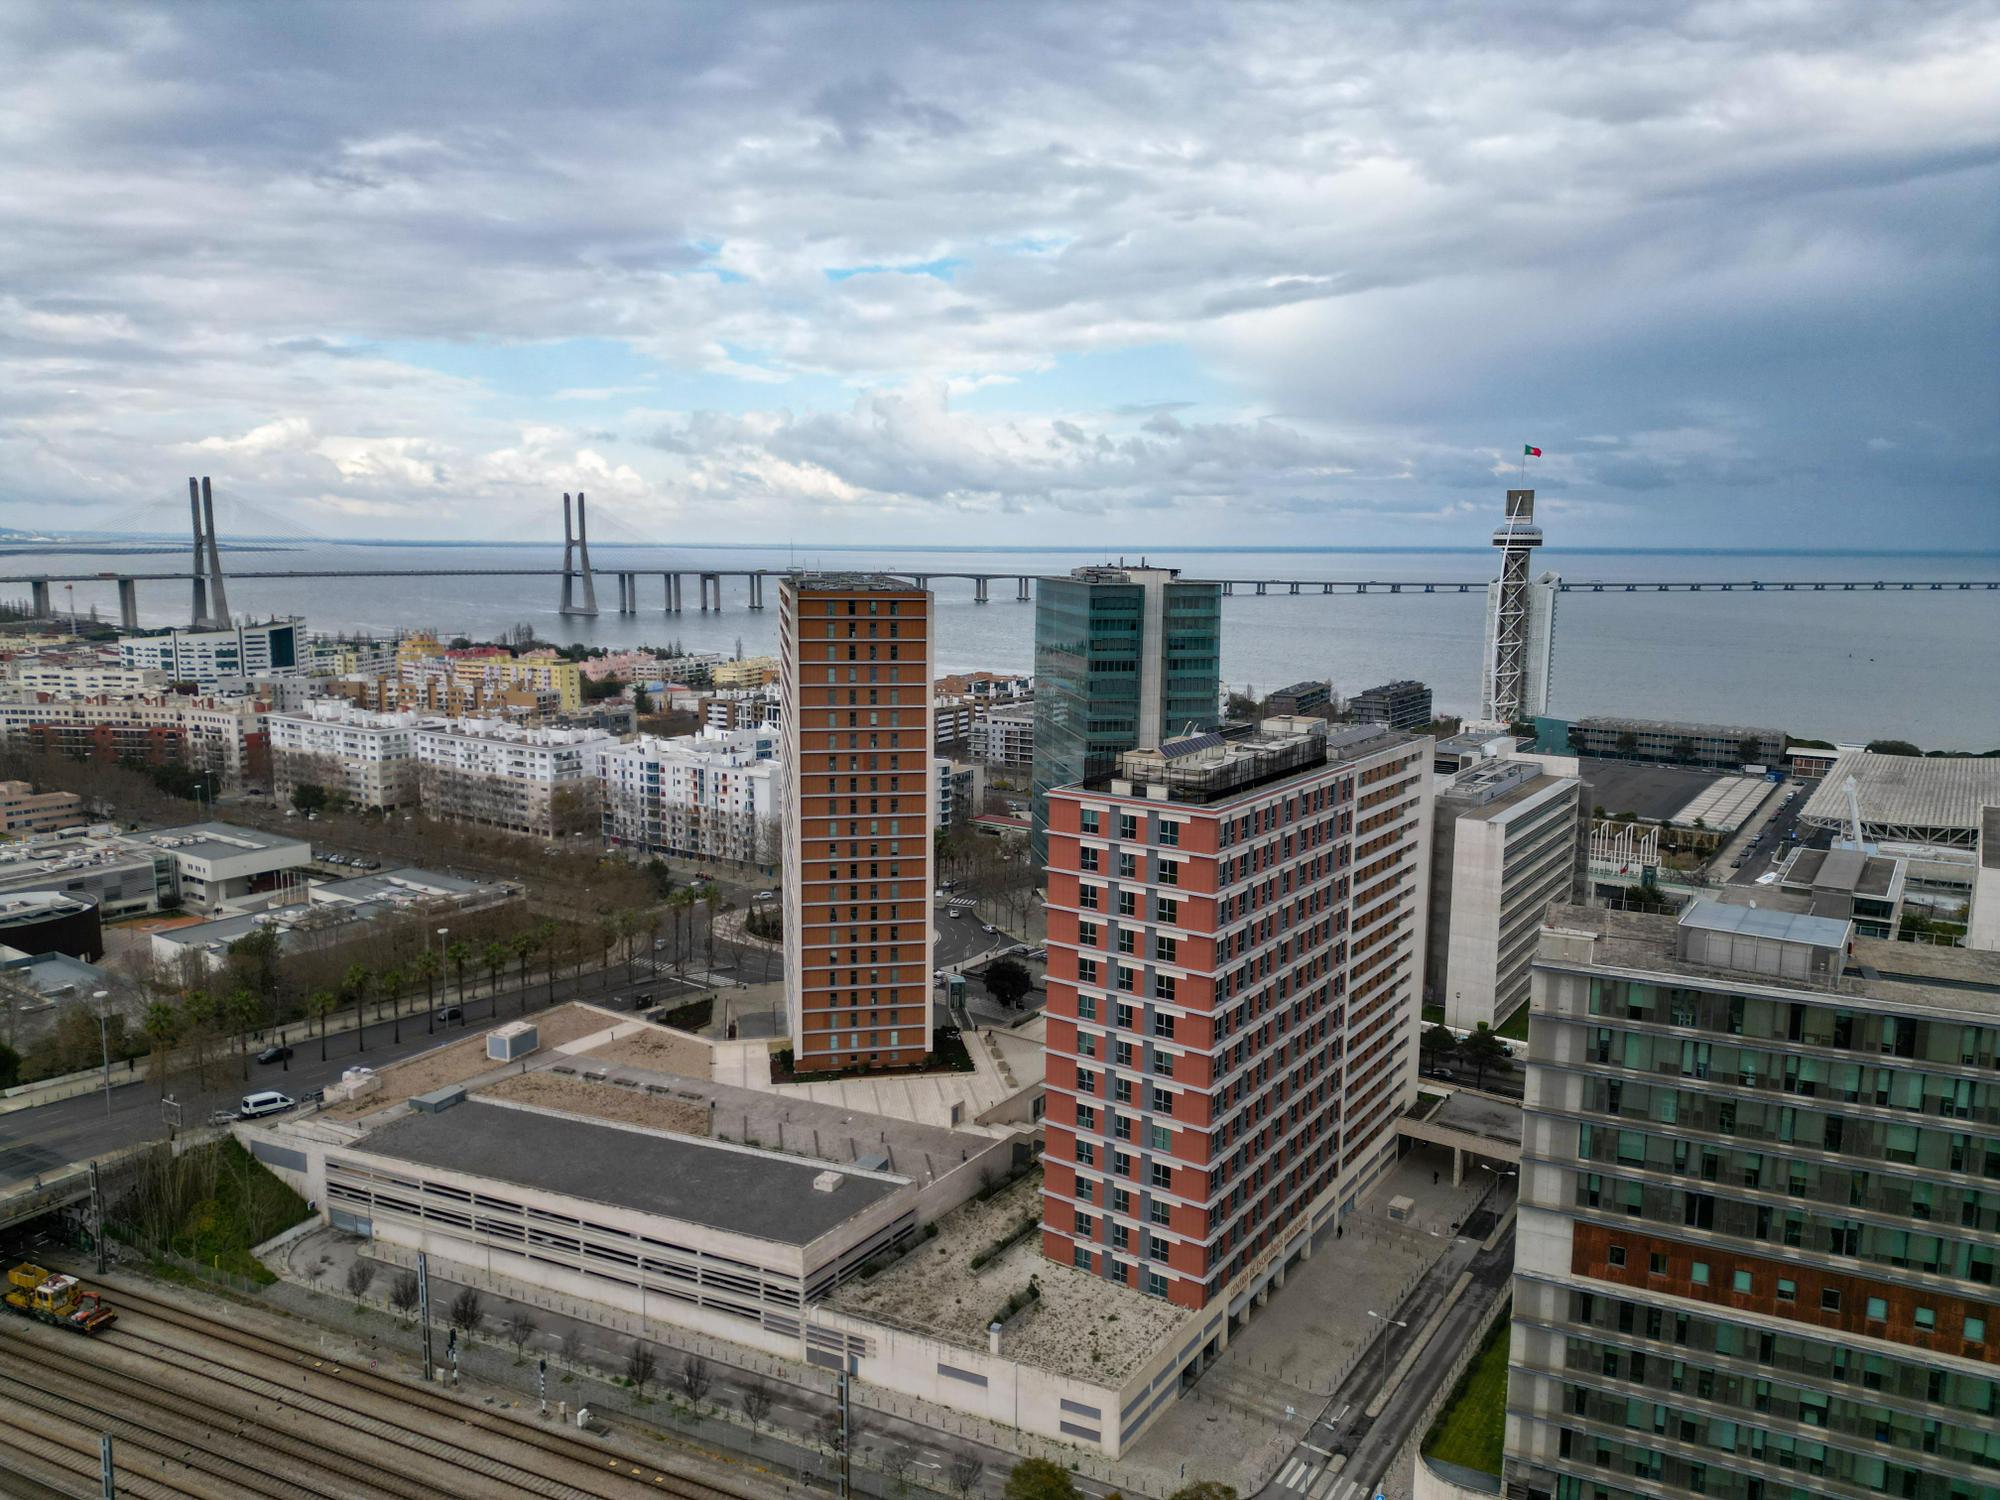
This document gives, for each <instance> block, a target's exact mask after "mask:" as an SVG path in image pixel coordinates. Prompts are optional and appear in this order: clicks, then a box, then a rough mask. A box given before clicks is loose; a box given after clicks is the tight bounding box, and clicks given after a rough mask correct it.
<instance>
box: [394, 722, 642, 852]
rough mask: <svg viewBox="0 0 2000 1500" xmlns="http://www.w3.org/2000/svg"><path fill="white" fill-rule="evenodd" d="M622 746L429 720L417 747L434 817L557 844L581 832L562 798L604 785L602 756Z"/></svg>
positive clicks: (602, 733)
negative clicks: (599, 777) (568, 819)
mask: <svg viewBox="0 0 2000 1500" xmlns="http://www.w3.org/2000/svg"><path fill="white" fill-rule="evenodd" d="M611 743H615V741H614V740H613V737H612V734H611V731H610V730H608V729H551V728H528V727H526V726H524V725H520V724H512V723H508V722H507V721H505V720H501V719H451V720H427V721H425V722H423V723H421V724H420V725H419V726H418V727H417V729H416V732H415V734H414V736H413V740H412V744H413V750H414V753H415V756H416V762H417V785H418V789H419V792H420V794H421V796H422V798H423V805H424V810H425V812H427V813H428V814H429V815H430V816H432V817H434V818H449V819H451V820H453V821H454V822H459V823H480V824H484V825H485V826H487V827H489V828H504V829H506V830H507V831H509V832H510V833H525V834H532V835H534V836H535V837H537V838H553V837H555V836H556V835H557V834H558V833H567V832H575V831H580V830H576V829H572V828H568V827H560V828H559V827H558V825H559V824H561V823H563V822H564V821H565V817H564V806H563V802H562V798H561V794H562V793H563V792H564V791H565V790H569V791H578V790H580V789H583V788H586V787H587V788H588V789H589V790H590V792H591V793H592V794H595V792H596V789H597V784H596V775H595V771H596V753H597V749H598V747H600V746H603V745H607V744H611Z"/></svg>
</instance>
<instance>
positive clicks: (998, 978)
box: [984, 958, 1035, 1005]
mask: <svg viewBox="0 0 2000 1500" xmlns="http://www.w3.org/2000/svg"><path fill="white" fill-rule="evenodd" d="M984 977H985V980H986V993H987V994H989V995H991V996H992V997H993V998H994V999H995V1000H998V1001H999V1002H1000V1003H1001V1004H1002V1005H1019V1004H1020V1003H1021V1001H1022V1000H1023V999H1024V998H1026V996H1027V993H1028V991H1029V990H1031V989H1033V988H1034V987H1035V977H1034V975H1032V974H1030V973H1029V972H1028V970H1027V966H1026V965H1025V964H1023V963H1021V962H1020V961H1019V960H1017V959H1012V958H996V959H995V960H993V962H992V963H990V964H988V965H987V966H986V974H985V976H984Z"/></svg>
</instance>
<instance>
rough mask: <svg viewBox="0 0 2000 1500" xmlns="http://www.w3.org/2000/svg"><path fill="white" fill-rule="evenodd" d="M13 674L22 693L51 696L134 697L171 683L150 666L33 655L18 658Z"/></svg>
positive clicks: (158, 690) (154, 691)
mask: <svg viewBox="0 0 2000 1500" xmlns="http://www.w3.org/2000/svg"><path fill="white" fill-rule="evenodd" d="M10 675H11V676H12V678H13V682H14V685H15V686H16V687H18V688H19V689H20V690H21V691H22V692H25V693H47V694H48V695H49V696H50V697H51V698H131V697H134V696H136V695H138V694H141V693H158V692H160V691H162V690H164V689H165V688H166V686H167V682H168V678H167V674H166V673H165V672H161V671H157V670H154V669H152V668H149V667H128V666H124V665H121V664H120V663H117V662H108V661H46V660H43V659H42V658H40V657H34V656H21V657H16V658H15V659H14V661H13V663H12V670H11V674H10Z"/></svg>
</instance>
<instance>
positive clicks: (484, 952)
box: [479, 939, 513, 1017]
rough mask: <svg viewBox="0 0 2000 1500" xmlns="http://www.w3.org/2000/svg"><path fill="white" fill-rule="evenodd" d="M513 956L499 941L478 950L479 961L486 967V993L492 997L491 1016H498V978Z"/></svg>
mask: <svg viewBox="0 0 2000 1500" xmlns="http://www.w3.org/2000/svg"><path fill="white" fill-rule="evenodd" d="M512 957H513V954H512V953H511V952H509V951H508V948H507V945H506V944H505V943H503V942H500V941H499V940H497V939H496V940H494V941H493V942H490V943H488V944H487V945H486V946H485V947H483V948H481V949H480V950H479V961H480V962H481V963H482V964H484V965H485V966H486V993H487V994H489V995H491V996H492V997H493V1014H494V1015H495V1016H496V1017H497V1016H498V1015H499V1014H500V976H501V975H502V974H504V973H505V972H506V971H507V960H508V959H510V958H512Z"/></svg>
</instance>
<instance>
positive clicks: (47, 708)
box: [0, 693, 265, 784]
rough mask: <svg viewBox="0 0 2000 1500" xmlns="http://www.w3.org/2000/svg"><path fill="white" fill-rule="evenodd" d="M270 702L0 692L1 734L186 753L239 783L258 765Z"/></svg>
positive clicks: (12, 740) (52, 745)
mask: <svg viewBox="0 0 2000 1500" xmlns="http://www.w3.org/2000/svg"><path fill="white" fill-rule="evenodd" d="M264 732H265V713H264V705H263V704H261V703H259V702H257V701H255V700H252V699H236V700H232V701H228V702H223V701H219V700H217V699H214V698H184V697H181V696H179V695H177V694H172V693H169V694H165V695H163V696H158V697H151V696H148V697H138V698H108V697H106V698H48V697H43V696H41V695H38V694H28V693H19V694H16V695H15V696H14V697H11V698H6V699H0V741H4V742H5V743H7V744H8V745H11V746H15V747H18V748H24V749H39V750H59V751H62V752H63V753H65V754H69V755H77V756H85V755H101V756H103V757H105V758H107V759H114V760H141V761H147V762H157V761H166V760H180V761H184V762H185V763H186V764H188V765H191V766H199V767H201V768H202V769H204V770H209V771H213V772H215V773H216V774H217V775H218V776H220V777H221V778H222V779H223V781H224V782H225V783H230V784H234V783H236V782H238V781H241V780H242V779H243V778H244V776H246V775H248V774H252V773H253V772H255V771H256V770H257V769H258V768H259V762H260V761H261V753H262V750H263V747H264Z"/></svg>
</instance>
